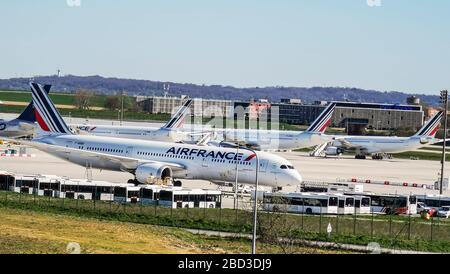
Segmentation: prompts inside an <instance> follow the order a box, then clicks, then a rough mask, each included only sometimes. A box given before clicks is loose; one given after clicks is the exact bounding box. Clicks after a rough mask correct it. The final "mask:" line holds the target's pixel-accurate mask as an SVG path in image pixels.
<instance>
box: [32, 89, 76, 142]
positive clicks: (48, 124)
mask: <svg viewBox="0 0 450 274" xmlns="http://www.w3.org/2000/svg"><path fill="white" fill-rule="evenodd" d="M30 87H31V92H32V94H33V105H34V114H35V116H36V121H37V122H38V123H39V126H40V127H41V128H42V130H44V131H47V132H51V133H59V134H72V132H71V131H70V129H69V127H68V126H67V125H66V123H65V122H64V120H63V118H62V117H61V115H60V114H59V112H58V110H57V109H56V107H55V105H54V104H53V102H52V100H51V99H50V97H49V96H48V94H47V92H46V90H45V88H44V87H43V86H42V85H39V84H37V83H30Z"/></svg>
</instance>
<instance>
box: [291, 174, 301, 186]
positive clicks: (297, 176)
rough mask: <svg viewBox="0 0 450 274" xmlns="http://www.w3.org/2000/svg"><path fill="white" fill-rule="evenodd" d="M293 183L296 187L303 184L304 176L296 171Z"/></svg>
mask: <svg viewBox="0 0 450 274" xmlns="http://www.w3.org/2000/svg"><path fill="white" fill-rule="evenodd" d="M293 181H294V184H295V185H299V184H301V183H303V178H302V175H300V173H298V172H297V171H295V172H294V174H293Z"/></svg>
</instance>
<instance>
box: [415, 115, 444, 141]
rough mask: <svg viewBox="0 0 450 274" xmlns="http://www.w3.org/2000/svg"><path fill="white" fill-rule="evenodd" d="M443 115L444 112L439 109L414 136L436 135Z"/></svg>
mask: <svg viewBox="0 0 450 274" xmlns="http://www.w3.org/2000/svg"><path fill="white" fill-rule="evenodd" d="M442 117H444V112H443V111H439V112H438V113H436V114H435V115H434V116H433V117H432V118H431V119H430V120H429V121H428V122H427V123H426V124H425V125H424V126H423V127H422V128H421V129H420V130H419V131H418V132H417V133H416V134H415V135H414V136H421V137H422V136H428V137H434V136H435V135H436V132H438V130H439V128H440V127H441V121H442Z"/></svg>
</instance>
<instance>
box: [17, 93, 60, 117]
mask: <svg viewBox="0 0 450 274" xmlns="http://www.w3.org/2000/svg"><path fill="white" fill-rule="evenodd" d="M51 87H52V86H51V85H45V86H43V89H44V90H45V92H47V93H49V92H50V89H51ZM17 119H18V120H22V121H26V122H30V123H34V122H36V116H35V115H34V107H33V101H31V102H30V103H29V104H28V106H27V107H26V108H25V110H24V111H23V112H22V113H21V114H20V116H19V117H18V118H17Z"/></svg>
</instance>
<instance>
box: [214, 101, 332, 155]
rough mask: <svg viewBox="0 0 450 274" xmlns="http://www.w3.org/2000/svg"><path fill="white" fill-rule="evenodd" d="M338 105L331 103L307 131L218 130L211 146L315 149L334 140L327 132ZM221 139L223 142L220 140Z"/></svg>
mask: <svg viewBox="0 0 450 274" xmlns="http://www.w3.org/2000/svg"><path fill="white" fill-rule="evenodd" d="M335 108H336V103H330V104H329V105H328V106H327V107H326V108H325V110H324V111H323V112H322V113H321V114H320V115H319V116H318V117H317V119H316V120H315V121H314V122H313V123H312V124H311V125H310V127H309V128H308V129H306V130H305V131H282V130H256V129H253V130H251V129H218V130H217V132H215V133H216V136H220V137H216V138H214V140H213V141H211V142H210V144H215V145H222V144H226V143H227V142H231V143H239V144H242V145H245V146H247V147H251V148H254V149H257V150H290V149H301V148H308V147H314V146H317V145H321V144H324V143H328V142H330V141H332V140H333V136H331V135H326V134H325V130H326V129H327V127H328V126H329V124H330V123H331V118H332V116H333V113H334V110H335ZM220 139H221V140H220Z"/></svg>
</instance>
